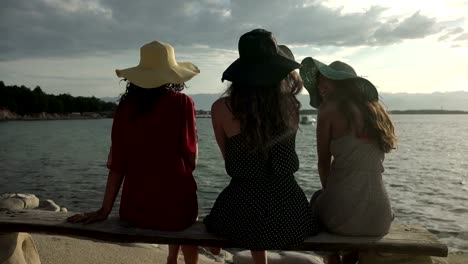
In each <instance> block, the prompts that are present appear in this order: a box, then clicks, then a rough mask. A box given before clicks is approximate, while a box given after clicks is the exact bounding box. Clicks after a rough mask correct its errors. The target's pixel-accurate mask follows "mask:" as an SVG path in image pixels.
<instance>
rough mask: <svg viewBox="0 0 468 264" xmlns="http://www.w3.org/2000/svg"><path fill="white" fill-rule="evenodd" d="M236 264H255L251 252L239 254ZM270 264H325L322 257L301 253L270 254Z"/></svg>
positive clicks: (234, 258)
mask: <svg viewBox="0 0 468 264" xmlns="http://www.w3.org/2000/svg"><path fill="white" fill-rule="evenodd" d="M232 259H233V262H234V264H253V260H252V255H251V254H250V250H244V251H240V252H237V253H236V254H234V256H233V258H232ZM268 263H269V264H323V260H322V258H321V257H319V256H317V255H312V254H305V253H301V252H294V251H285V252H281V253H276V252H268Z"/></svg>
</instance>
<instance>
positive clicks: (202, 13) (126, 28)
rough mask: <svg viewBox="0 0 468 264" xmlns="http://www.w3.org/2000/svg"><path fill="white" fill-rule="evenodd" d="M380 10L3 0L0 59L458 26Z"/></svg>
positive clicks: (371, 38) (240, 1) (375, 37)
mask: <svg viewBox="0 0 468 264" xmlns="http://www.w3.org/2000/svg"><path fill="white" fill-rule="evenodd" d="M385 10H386V9H385V8H383V7H379V6H373V7H370V8H369V9H367V10H365V11H363V12H356V13H346V14H345V13H343V12H342V9H340V8H338V9H336V8H330V7H326V6H324V5H322V4H321V3H319V1H306V0H303V1H300V0H256V1H250V0H232V1H228V0H200V1H184V0H172V1H155V0H141V1H131V2H129V1H128V0H100V1H99V0H34V1H18V0H3V1H2V7H1V8H0V31H1V32H3V38H2V41H1V42H0V60H4V61H5V60H15V59H19V58H31V57H51V56H80V55H83V54H86V55H103V54H104V55H105V54H113V53H116V52H118V51H120V50H125V49H138V48H139V47H140V46H142V45H143V44H144V43H146V42H149V41H151V40H154V39H158V40H162V41H166V42H169V43H171V44H173V45H179V46H191V45H199V46H203V47H205V46H206V47H210V48H218V49H231V50H235V49H236V46H237V40H238V38H239V36H240V35H241V34H242V33H244V32H246V31H248V30H251V29H253V28H256V27H264V28H266V29H268V30H271V31H273V32H274V33H275V34H276V35H277V37H278V40H279V41H280V42H282V43H287V44H293V45H308V46H324V45H334V46H346V47H355V46H362V45H366V46H381V45H389V44H393V43H398V42H401V41H403V40H405V39H415V38H424V37H426V36H430V35H434V34H437V33H439V32H441V31H442V30H444V32H447V31H448V30H452V28H454V27H457V26H458V25H459V24H460V23H462V22H463V21H459V22H458V23H452V24H453V25H450V26H447V25H445V24H444V23H445V21H438V20H437V19H436V18H430V17H427V16H424V15H422V14H420V13H419V12H415V13H414V14H413V15H412V16H410V17H406V18H402V17H393V18H385V17H384V16H383V15H382V13H383V12H384V11H385ZM453 34H455V33H453ZM440 38H441V40H444V39H448V36H447V37H444V36H441V37H440Z"/></svg>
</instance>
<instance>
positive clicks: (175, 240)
mask: <svg viewBox="0 0 468 264" xmlns="http://www.w3.org/2000/svg"><path fill="white" fill-rule="evenodd" d="M72 214H74V213H63V212H50V211H40V210H19V211H10V210H3V211H0V232H31V233H44V234H54V235H67V236H78V237H84V238H93V239H99V240H104V241H110V242H133V243H135V242H140V243H153V244H187V245H199V246H216V247H223V248H239V247H241V246H240V245H238V244H236V243H235V242H234V241H231V240H228V239H225V238H222V237H218V236H215V235H213V234H210V233H208V232H207V231H206V229H205V226H204V225H203V223H201V222H198V223H196V224H194V225H193V226H191V227H190V228H188V229H186V230H183V231H180V232H163V231H156V230H148V229H139V228H134V227H130V226H128V225H125V224H124V223H122V222H121V221H119V219H118V217H115V216H114V217H110V218H109V219H108V220H106V221H102V222H98V223H93V224H89V225H83V224H71V223H67V222H66V218H67V217H68V216H70V215H72ZM284 250H293V251H325V252H333V251H349V250H360V251H361V250H363V251H368V250H374V251H378V252H383V253H401V254H410V255H424V256H438V257H446V256H447V254H448V248H447V246H446V245H445V244H443V243H441V242H439V241H438V240H437V238H436V237H434V236H433V235H432V234H431V233H429V232H428V231H427V230H426V229H424V228H423V227H421V226H416V225H402V224H394V225H393V227H392V229H391V231H390V233H389V234H387V235H386V236H384V237H382V238H370V237H345V236H337V235H333V234H329V233H326V232H323V233H320V234H318V235H317V236H313V237H309V238H307V239H306V240H305V241H304V242H302V244H300V245H297V246H294V247H289V248H284Z"/></svg>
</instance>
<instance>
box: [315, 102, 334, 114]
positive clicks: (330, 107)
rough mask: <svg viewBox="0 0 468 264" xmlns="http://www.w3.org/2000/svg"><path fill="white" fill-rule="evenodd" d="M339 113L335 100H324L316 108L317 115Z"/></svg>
mask: <svg viewBox="0 0 468 264" xmlns="http://www.w3.org/2000/svg"><path fill="white" fill-rule="evenodd" d="M337 113H339V109H338V104H337V103H336V102H335V101H324V102H322V103H321V104H320V106H319V108H318V114H319V115H322V116H323V115H327V116H330V115H335V114H337Z"/></svg>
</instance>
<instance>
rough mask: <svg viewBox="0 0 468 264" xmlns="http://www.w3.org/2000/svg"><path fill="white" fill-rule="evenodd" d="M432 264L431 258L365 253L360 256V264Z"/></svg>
mask: <svg viewBox="0 0 468 264" xmlns="http://www.w3.org/2000/svg"><path fill="white" fill-rule="evenodd" d="M392 263H399V264H432V259H431V257H429V256H414V255H407V254H391V253H378V252H372V251H371V252H363V253H360V254H359V264H392Z"/></svg>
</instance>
